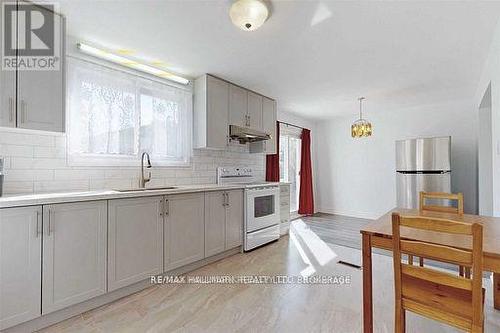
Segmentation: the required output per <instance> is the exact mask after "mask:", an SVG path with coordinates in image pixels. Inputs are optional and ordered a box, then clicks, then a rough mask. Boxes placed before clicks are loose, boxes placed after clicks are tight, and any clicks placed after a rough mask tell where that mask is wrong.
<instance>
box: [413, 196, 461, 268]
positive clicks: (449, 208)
mask: <svg viewBox="0 0 500 333" xmlns="http://www.w3.org/2000/svg"><path fill="white" fill-rule="evenodd" d="M427 199H441V200H451V201H456V202H457V207H453V206H437V205H426V200H427ZM418 209H419V210H420V211H434V212H445V213H453V214H459V215H463V213H464V195H463V194H462V193H456V194H454V193H444V192H420V193H419V205H418ZM408 263H409V264H413V257H412V256H408ZM419 264H420V267H423V266H424V258H422V257H420V258H419ZM459 271H460V276H464V273H465V274H467V270H465V269H464V268H463V267H460V268H459ZM469 274H470V272H469Z"/></svg>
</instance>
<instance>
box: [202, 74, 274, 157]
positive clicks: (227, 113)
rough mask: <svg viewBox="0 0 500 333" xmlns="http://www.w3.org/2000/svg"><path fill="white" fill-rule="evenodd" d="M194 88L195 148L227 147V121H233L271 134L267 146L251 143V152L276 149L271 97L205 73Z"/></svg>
mask: <svg viewBox="0 0 500 333" xmlns="http://www.w3.org/2000/svg"><path fill="white" fill-rule="evenodd" d="M194 90H195V93H194V117H193V119H194V127H193V128H194V133H193V142H194V147H195V148H213V149H226V148H227V146H228V143H229V125H236V126H240V127H248V128H250V129H253V130H257V131H263V132H266V133H268V134H271V137H272V138H273V140H272V142H270V143H269V147H264V146H265V145H264V144H263V143H262V142H261V143H258V144H257V145H254V144H251V146H250V150H251V152H263V151H264V152H266V153H267V154H274V153H275V151H276V149H275V148H273V147H274V146H275V145H276V142H275V141H274V140H275V139H276V138H275V134H276V102H275V101H274V100H272V99H270V98H267V97H265V96H262V95H260V94H257V93H255V92H253V91H250V90H248V89H245V88H242V87H239V86H237V85H235V84H232V83H230V82H227V81H225V80H222V79H219V78H216V77H214V76H212V75H208V74H207V75H204V76H202V77H200V78H198V79H196V81H195V84H194Z"/></svg>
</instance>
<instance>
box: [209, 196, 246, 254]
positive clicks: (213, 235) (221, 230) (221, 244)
mask: <svg viewBox="0 0 500 333" xmlns="http://www.w3.org/2000/svg"><path fill="white" fill-rule="evenodd" d="M241 244H243V191H242V190H231V191H217V192H207V193H205V257H210V256H213V255H215V254H218V253H221V252H224V251H225V250H229V249H232V248H235V247H237V246H241Z"/></svg>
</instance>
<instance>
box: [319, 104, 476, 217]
mask: <svg viewBox="0 0 500 333" xmlns="http://www.w3.org/2000/svg"><path fill="white" fill-rule="evenodd" d="M365 116H366V118H367V119H369V120H370V121H371V122H372V124H373V136H372V137H370V138H362V139H353V138H351V134H350V129H351V123H352V121H353V120H355V118H356V114H355V113H353V115H352V116H349V117H342V118H336V119H333V120H329V121H322V122H318V123H317V124H316V137H317V138H318V139H317V140H316V141H315V151H316V156H317V159H316V164H317V165H316V170H317V171H316V178H315V182H316V188H317V193H318V195H317V205H318V209H317V210H318V211H321V212H327V213H335V214H342V215H349V216H356V217H364V218H377V217H379V216H380V215H382V214H384V213H386V212H387V211H389V210H390V209H392V208H394V207H395V206H396V174H395V141H396V140H399V139H407V138H415V137H431V136H448V135H450V136H451V137H452V151H451V153H452V161H451V163H452V191H453V192H463V193H464V197H465V210H466V211H467V212H476V211H477V148H476V136H477V130H476V127H477V121H476V117H477V114H476V113H475V112H474V102H473V101H472V100H470V101H468V100H466V101H457V102H452V103H443V104H439V105H426V106H421V107H417V108H409V109H405V110H398V111H382V110H369V112H368V113H366V114H365Z"/></svg>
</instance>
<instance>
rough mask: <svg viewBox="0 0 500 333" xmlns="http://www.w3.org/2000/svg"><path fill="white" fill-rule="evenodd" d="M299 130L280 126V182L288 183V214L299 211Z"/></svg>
mask: <svg viewBox="0 0 500 333" xmlns="http://www.w3.org/2000/svg"><path fill="white" fill-rule="evenodd" d="M300 134H301V129H299V128H295V127H292V126H287V125H285V124H281V128H280V154H279V156H280V181H282V182H288V183H290V212H291V213H292V214H293V213H295V214H296V213H297V211H298V210H299V191H300V152H301V140H300Z"/></svg>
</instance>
